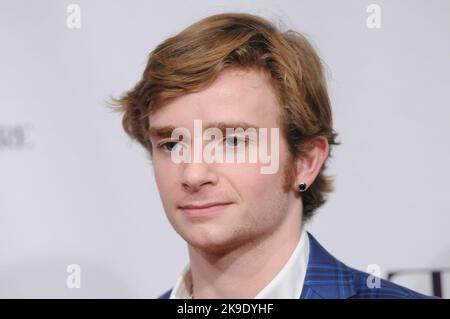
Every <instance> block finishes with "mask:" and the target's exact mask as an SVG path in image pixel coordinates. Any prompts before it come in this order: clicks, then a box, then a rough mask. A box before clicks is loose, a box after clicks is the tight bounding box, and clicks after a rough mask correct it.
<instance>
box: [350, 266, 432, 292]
mask: <svg viewBox="0 0 450 319" xmlns="http://www.w3.org/2000/svg"><path fill="white" fill-rule="evenodd" d="M346 267H347V268H348V269H349V270H350V271H352V272H353V275H354V280H355V288H356V294H355V296H353V298H355V299H435V298H436V299H439V298H437V297H434V296H428V295H424V294H421V293H419V292H417V291H414V290H412V289H409V288H406V287H404V286H401V285H399V284H396V283H393V282H392V281H389V280H386V279H383V278H380V277H375V276H373V275H371V274H368V273H366V272H363V271H360V270H357V269H354V268H351V267H348V266H346Z"/></svg>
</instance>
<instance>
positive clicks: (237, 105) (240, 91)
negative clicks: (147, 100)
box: [150, 69, 279, 129]
mask: <svg viewBox="0 0 450 319" xmlns="http://www.w3.org/2000/svg"><path fill="white" fill-rule="evenodd" d="M278 114H279V106H278V102H277V99H276V94H275V91H274V89H273V87H272V86H271V84H270V79H269V78H268V76H267V75H266V74H265V73H263V72H262V71H258V70H253V69H251V70H243V69H229V70H224V71H223V72H221V74H220V75H219V76H218V78H217V79H216V80H215V81H214V82H213V83H212V84H211V85H210V86H208V87H207V88H205V89H203V90H201V91H199V92H194V93H189V94H186V95H183V96H180V97H177V98H176V99H174V100H172V101H170V102H169V103H168V104H166V105H164V106H163V107H162V108H160V109H159V110H158V111H156V112H155V113H154V114H152V116H151V117H150V129H152V128H156V127H163V126H173V127H186V128H188V129H193V126H194V120H202V122H203V124H204V125H208V124H210V123H216V122H222V123H227V122H230V123H236V122H241V123H242V122H247V123H254V124H255V125H256V126H259V127H278Z"/></svg>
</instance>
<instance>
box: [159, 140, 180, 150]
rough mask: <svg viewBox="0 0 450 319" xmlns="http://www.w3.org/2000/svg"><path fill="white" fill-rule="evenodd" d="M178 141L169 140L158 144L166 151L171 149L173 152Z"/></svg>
mask: <svg viewBox="0 0 450 319" xmlns="http://www.w3.org/2000/svg"><path fill="white" fill-rule="evenodd" d="M177 144H178V142H174V141H169V142H164V143H161V144H159V145H158V148H162V149H163V150H165V151H169V152H172V150H173V148H174V147H175V146H177Z"/></svg>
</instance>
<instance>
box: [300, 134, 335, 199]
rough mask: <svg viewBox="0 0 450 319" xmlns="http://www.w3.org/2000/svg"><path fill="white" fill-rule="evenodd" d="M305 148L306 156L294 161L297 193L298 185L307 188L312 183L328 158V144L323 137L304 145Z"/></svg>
mask: <svg viewBox="0 0 450 319" xmlns="http://www.w3.org/2000/svg"><path fill="white" fill-rule="evenodd" d="M305 147H306V148H307V152H306V155H303V156H301V157H299V158H297V160H296V169H297V170H296V179H295V185H294V187H295V189H296V191H298V185H299V184H300V183H302V182H305V183H306V185H307V187H308V188H309V187H310V185H311V184H312V183H313V182H314V180H315V179H316V177H317V175H319V171H320V168H321V167H322V165H323V163H324V162H325V160H326V159H327V157H328V152H329V144H328V140H327V139H326V138H325V137H316V138H314V139H312V140H309V141H307V142H306V143H305Z"/></svg>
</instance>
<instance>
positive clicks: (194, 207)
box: [180, 202, 232, 217]
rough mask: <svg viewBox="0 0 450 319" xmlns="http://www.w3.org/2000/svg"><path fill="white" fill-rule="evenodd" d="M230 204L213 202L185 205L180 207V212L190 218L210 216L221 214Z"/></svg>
mask: <svg viewBox="0 0 450 319" xmlns="http://www.w3.org/2000/svg"><path fill="white" fill-rule="evenodd" d="M231 204H232V203H229V202H220V203H219V202H214V203H203V204H187V205H183V206H180V208H181V209H182V211H183V212H184V213H185V214H186V215H188V216H191V217H199V216H211V215H215V214H218V213H220V212H222V211H223V210H224V209H225V208H227V207H228V206H229V205H231Z"/></svg>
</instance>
